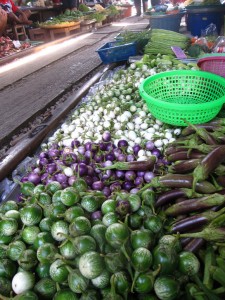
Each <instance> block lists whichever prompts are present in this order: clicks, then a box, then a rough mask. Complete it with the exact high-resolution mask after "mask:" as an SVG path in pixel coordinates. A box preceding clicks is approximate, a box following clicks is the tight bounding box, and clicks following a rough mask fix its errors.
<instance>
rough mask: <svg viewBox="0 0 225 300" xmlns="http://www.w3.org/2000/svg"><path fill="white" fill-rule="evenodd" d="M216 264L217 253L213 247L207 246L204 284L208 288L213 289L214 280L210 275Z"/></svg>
mask: <svg viewBox="0 0 225 300" xmlns="http://www.w3.org/2000/svg"><path fill="white" fill-rule="evenodd" d="M214 264H215V252H214V249H213V247H212V246H211V245H207V248H206V253H205V259H204V272H203V284H204V285H205V286H206V287H207V288H208V289H212V288H213V279H212V276H211V273H210V267H211V266H212V265H214Z"/></svg>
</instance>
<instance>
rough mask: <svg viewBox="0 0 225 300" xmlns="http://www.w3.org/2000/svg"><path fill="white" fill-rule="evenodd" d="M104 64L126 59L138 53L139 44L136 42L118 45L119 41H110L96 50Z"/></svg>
mask: <svg viewBox="0 0 225 300" xmlns="http://www.w3.org/2000/svg"><path fill="white" fill-rule="evenodd" d="M96 52H98V54H99V56H100V58H101V60H102V62H103V63H104V64H110V63H114V62H119V61H126V60H128V58H129V57H130V56H135V55H136V54H137V44H136V43H135V42H133V43H128V44H123V45H118V43H117V42H109V43H106V44H105V45H104V46H102V47H101V48H99V49H98V50H96Z"/></svg>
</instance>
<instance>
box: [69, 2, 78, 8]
mask: <svg viewBox="0 0 225 300" xmlns="http://www.w3.org/2000/svg"><path fill="white" fill-rule="evenodd" d="M77 6H78V5H77V0H69V8H70V9H71V10H76V9H77Z"/></svg>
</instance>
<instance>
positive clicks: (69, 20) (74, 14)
mask: <svg viewBox="0 0 225 300" xmlns="http://www.w3.org/2000/svg"><path fill="white" fill-rule="evenodd" d="M82 18H83V13H82V12H81V11H79V10H73V11H71V10H69V9H67V10H65V12H64V13H61V14H59V15H58V16H56V17H52V18H51V19H50V20H47V21H45V22H41V23H39V26H40V27H43V28H45V27H47V26H54V25H61V26H62V25H65V26H66V25H70V24H73V23H74V22H79V21H81V20H82Z"/></svg>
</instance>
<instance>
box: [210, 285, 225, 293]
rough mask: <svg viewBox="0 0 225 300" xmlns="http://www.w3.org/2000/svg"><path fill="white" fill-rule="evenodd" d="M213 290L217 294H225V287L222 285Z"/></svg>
mask: <svg viewBox="0 0 225 300" xmlns="http://www.w3.org/2000/svg"><path fill="white" fill-rule="evenodd" d="M212 292H213V293H214V294H216V295H219V294H224V293H225V287H223V286H220V287H218V288H217V289H214V290H212Z"/></svg>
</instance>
